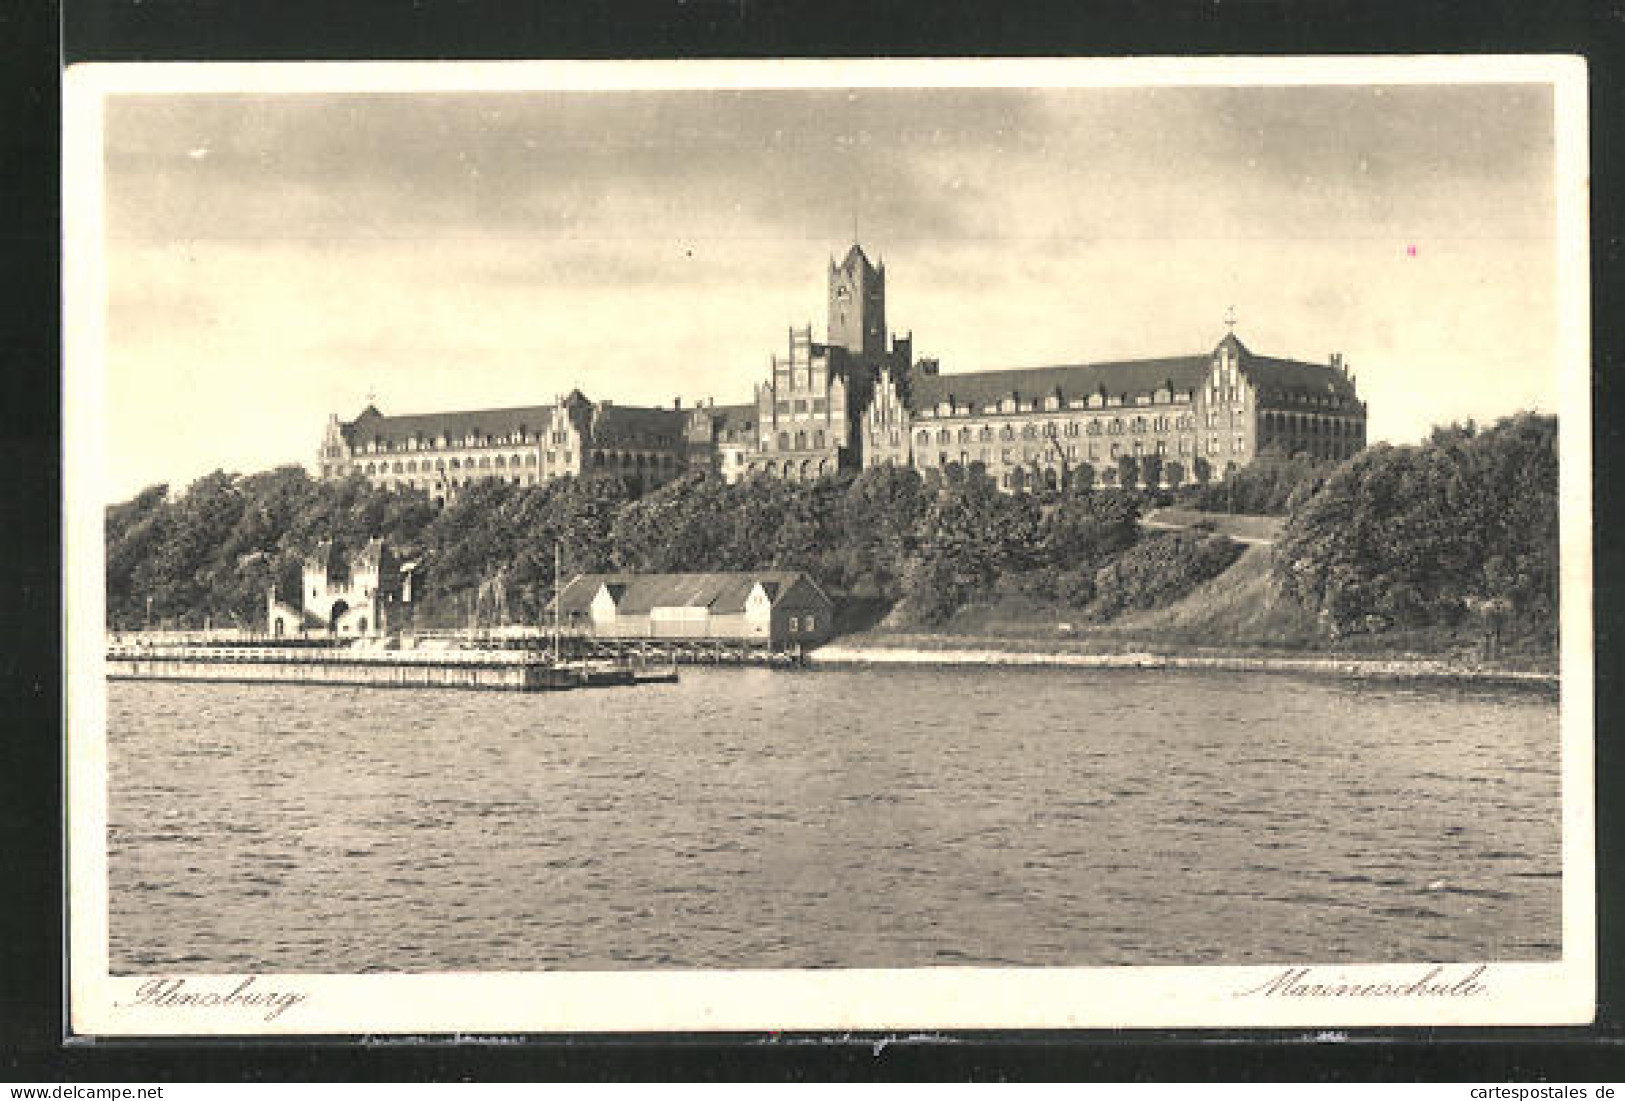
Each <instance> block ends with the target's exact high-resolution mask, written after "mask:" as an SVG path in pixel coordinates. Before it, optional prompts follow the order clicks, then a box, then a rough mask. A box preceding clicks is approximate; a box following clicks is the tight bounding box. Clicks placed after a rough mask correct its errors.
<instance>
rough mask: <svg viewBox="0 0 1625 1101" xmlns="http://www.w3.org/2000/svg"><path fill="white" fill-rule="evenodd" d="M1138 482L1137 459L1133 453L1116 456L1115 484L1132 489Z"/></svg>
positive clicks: (1138, 464) (1138, 466)
mask: <svg viewBox="0 0 1625 1101" xmlns="http://www.w3.org/2000/svg"><path fill="white" fill-rule="evenodd" d="M1139 482H1140V463H1139V460H1138V459H1136V458H1135V457H1134V456H1133V455H1119V456H1118V457H1117V484H1118V485H1120V486H1122V487H1123V488H1124V489H1133V488H1134V487H1135V486H1136V485H1138V484H1139Z"/></svg>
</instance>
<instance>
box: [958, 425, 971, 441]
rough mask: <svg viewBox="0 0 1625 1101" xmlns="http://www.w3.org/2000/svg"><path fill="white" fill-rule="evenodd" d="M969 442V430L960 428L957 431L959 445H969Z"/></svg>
mask: <svg viewBox="0 0 1625 1101" xmlns="http://www.w3.org/2000/svg"><path fill="white" fill-rule="evenodd" d="M970 440H971V433H970V429H969V428H961V429H960V430H959V442H960V443H970Z"/></svg>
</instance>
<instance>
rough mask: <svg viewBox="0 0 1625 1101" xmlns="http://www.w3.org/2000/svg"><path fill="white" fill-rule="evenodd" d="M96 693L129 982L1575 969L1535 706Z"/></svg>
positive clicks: (873, 687) (1239, 677) (705, 688)
mask: <svg viewBox="0 0 1625 1101" xmlns="http://www.w3.org/2000/svg"><path fill="white" fill-rule="evenodd" d="M109 691H110V693H111V732H110V734H109V761H110V765H109V767H110V804H111V805H110V814H111V818H110V823H111V825H110V837H109V847H110V852H109V856H110V886H111V953H112V963H113V969H114V971H115V973H126V974H127V973H143V972H155V971H164V972H177V971H179V972H187V971H228V972H240V971H262V972H279V971H280V972H291V971H306V972H310V971H313V972H340V973H351V972H357V971H430V970H544V969H627V968H678V967H706V968H710V967H752V968H754V967H882V966H893V967H901V966H926V965H940V964H956V965H972V964H974V965H989V966H992V965H1061V964H1069V965H1122V964H1141V965H1144V964H1226V963H1229V964H1239V963H1265V962H1268V963H1289V962H1305V961H1319V962H1326V963H1332V962H1339V963H1342V962H1347V963H1360V962H1383V961H1396V960H1409V959H1430V960H1437V961H1455V960H1467V959H1481V958H1489V959H1553V958H1556V956H1557V955H1558V950H1559V943H1558V936H1559V886H1560V879H1559V871H1558V869H1559V853H1558V845H1559V797H1558V729H1557V704H1556V701H1555V699H1554V698H1552V697H1551V696H1549V695H1544V694H1538V693H1537V694H1531V693H1527V692H1516V691H1508V690H1504V689H1497V690H1485V689H1469V688H1463V687H1456V686H1426V687H1416V686H1399V685H1376V684H1365V683H1357V682H1344V681H1337V680H1330V679H1308V678H1295V677H1283V676H1269V675H1262V674H1215V673H1200V672H1183V673H1181V672H1139V671H1133V670H1066V671H1042V670H1023V671H1012V670H981V669H973V670H964V669H954V670H932V669H921V670H889V671H884V672H869V671H818V672H808V673H785V672H772V671H767V670H739V669H725V670H716V669H685V670H684V672H683V680H682V683H680V684H677V685H647V686H641V687H638V688H623V689H604V690H595V691H584V692H570V693H555V694H544V695H528V696H519V695H510V694H506V693H470V692H456V691H445V692H440V691H389V690H378V689H364V688H355V689H351V688H338V687H333V688H326V687H301V686H288V685H243V686H238V685H187V684H165V683H154V682H127V683H124V682H121V683H114V684H111V685H110V686H109Z"/></svg>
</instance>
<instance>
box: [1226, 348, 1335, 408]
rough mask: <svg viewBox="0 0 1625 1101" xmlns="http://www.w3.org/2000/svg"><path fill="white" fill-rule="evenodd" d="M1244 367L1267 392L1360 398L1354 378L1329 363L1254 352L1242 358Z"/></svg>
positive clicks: (1256, 384)
mask: <svg viewBox="0 0 1625 1101" xmlns="http://www.w3.org/2000/svg"><path fill="white" fill-rule="evenodd" d="M1241 369H1242V372H1243V373H1244V374H1246V376H1247V377H1248V378H1249V379H1251V380H1252V383H1253V385H1254V386H1255V387H1257V388H1258V389H1259V391H1260V392H1263V393H1276V394H1279V393H1289V394H1321V395H1334V396H1336V397H1339V398H1342V399H1344V400H1345V401H1355V400H1357V396H1356V394H1355V392H1354V382H1353V380H1352V379H1350V378H1349V377H1348V376H1347V375H1345V374H1343V372H1342V371H1339V370H1337V369H1336V368H1335V367H1332V366H1330V365H1328V364H1325V363H1304V362H1302V361H1300V360H1295V359H1276V358H1275V357H1273V356H1252V355H1250V356H1247V357H1245V358H1244V359H1242V361H1241Z"/></svg>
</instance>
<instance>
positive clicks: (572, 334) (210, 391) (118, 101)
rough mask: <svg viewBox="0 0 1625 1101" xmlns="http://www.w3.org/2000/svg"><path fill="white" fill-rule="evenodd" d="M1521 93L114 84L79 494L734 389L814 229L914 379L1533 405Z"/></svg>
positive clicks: (1545, 100) (1435, 409)
mask: <svg viewBox="0 0 1625 1101" xmlns="http://www.w3.org/2000/svg"><path fill="white" fill-rule="evenodd" d="M1552 110H1553V104H1552V93H1551V90H1550V88H1549V87H1546V86H1540V85H1457V86H1388V87H1372V86H1352V87H1349V86H1345V87H1256V88H1252V87H1248V88H1230V87H1204V88H1177V87H1174V88H1170V87H1162V88H1077V89H1017V90H1011V89H865V90H857V91H850V92H849V91H845V90H781V91H771V90H769V91H757V90H752V91H709V90H707V91H666V92H600V91H593V92H579V91H550V92H482V93H459V94H450V93H419V92H413V93H392V94H331V93H329V94H307V93H286V94H252V95H247V94H245V95H218V94H196V93H186V94H146V95H135V94H118V95H113V96H110V97H109V99H108V101H107V105H106V112H105V130H104V141H105V147H104V167H105V177H106V192H105V225H106V234H107V236H106V242H105V249H104V255H105V260H106V272H107V282H108V301H107V313H106V321H107V324H106V340H107V343H106V349H105V363H106V367H107V387H108V391H107V397H108V405H109V409H110V416H109V419H110V424H109V428H108V431H109V438H108V440H107V454H108V464H109V471H108V476H107V479H106V492H107V494H108V498H109V499H110V500H119V499H124V498H127V497H129V496H130V495H132V494H133V493H135V492H136V491H137V490H139V489H141V488H142V487H144V486H147V485H150V484H154V483H158V482H168V483H170V485H171V486H172V487H173V488H176V489H179V488H181V487H183V486H184V485H186V484H188V483H190V482H191V481H192V480H193V479H194V478H197V477H199V476H201V475H203V474H205V473H208V472H209V471H212V470H215V469H225V470H235V471H240V472H244V473H247V472H250V471H254V470H260V469H265V468H269V467H272V466H276V465H280V464H283V463H305V464H307V465H308V464H309V463H310V462H311V461H312V459H313V458H314V455H315V451H316V448H317V446H318V444H319V442H320V440H321V436H322V431H323V427H324V425H325V424H326V421H327V418H328V415H329V414H333V413H336V414H338V415H339V416H340V417H341V418H342V419H346V420H347V419H350V418H353V417H354V416H355V415H356V414H357V413H359V412H360V411H361V409H362V408H363V407H364V406H365V405H366V404H367V403H368V401H369V400H371V401H372V402H374V403H375V404H376V405H377V406H378V408H379V409H380V410H381V411H383V412H384V413H386V414H394V413H412V412H428V411H434V410H441V409H446V410H450V409H479V408H493V407H501V406H513V405H531V404H541V403H546V402H549V401H551V400H552V399H553V397H554V396H555V395H557V394H560V393H564V392H567V391H569V390H570V389H572V388H577V387H579V388H580V389H582V390H583V391H584V392H585V393H586V394H587V395H588V396H589V397H593V398H609V399H611V400H614V401H616V402H620V403H625V404H661V405H667V406H669V405H670V404H671V403H672V402H673V401H674V400H676V399H678V398H681V399H682V400H683V403H684V404H685V405H688V404H691V403H693V402H695V401H697V400H701V399H705V398H713V399H714V400H716V401H717V402H718V403H719V404H721V403H740V402H747V401H750V400H751V399H752V393H753V389H752V388H753V386H754V384H755V383H757V382H758V381H761V380H762V379H763V378H765V377H766V373H767V365H768V362H769V357H770V356H771V355H772V354H773V353H774V352H780V353H781V354H782V352H783V346H784V344H785V340H786V329H787V328H788V327H789V326H791V325H803V324H807V323H809V322H811V323H812V324H813V325H814V328H815V336H816V338H818V339H822V336H823V333H824V311H825V296H826V278H827V265H828V262H829V258H830V257H831V256H832V255H833V256H835V257H836V258H837V259H839V257H840V256H841V255H842V254H844V252H845V250H846V248H847V247H848V246H849V244H850V243H851V242H852V240H853V237H854V228H855V230H856V235H857V238H858V239H859V240H860V241H861V243H862V245H863V247H864V249H865V251H866V252H867V253H868V255H869V256H870V258H871V259H875V260H880V259H883V260H884V261H885V264H886V268H887V319H888V323H889V325H890V327H891V328H892V329H893V331H895V332H899V333H901V332H908V331H912V332H913V334H914V346H915V352H916V355H924V356H932V357H936V358H938V359H940V361H941V364H942V370H943V371H944V372H945V373H951V372H956V371H970V370H983V369H991V368H1003V367H1022V366H1041V365H1046V364H1056V363H1078V362H1088V361H1091V360H1100V359H1119V358H1138V357H1152V356H1164V355H1184V354H1196V353H1200V352H1204V351H1206V350H1208V349H1211V348H1212V347H1213V345H1215V344H1216V343H1217V342H1218V341H1219V339H1220V338H1221V337H1222V336H1223V335H1224V332H1225V326H1224V322H1223V318H1224V315H1225V311H1226V310H1227V309H1228V308H1231V307H1233V308H1234V310H1235V315H1236V317H1237V319H1238V321H1237V325H1236V332H1237V335H1238V336H1240V337H1241V339H1242V340H1243V342H1244V343H1246V344H1247V346H1248V347H1249V348H1251V349H1252V350H1253V351H1255V352H1259V353H1262V354H1267V355H1275V356H1285V357H1291V358H1298V359H1305V360H1311V361H1324V360H1325V359H1326V358H1327V356H1328V355H1329V354H1331V353H1333V352H1341V353H1342V354H1343V355H1344V357H1345V359H1346V360H1347V362H1348V363H1349V365H1350V367H1351V369H1352V370H1353V371H1354V373H1355V374H1356V376H1357V379H1358V384H1359V388H1360V392H1361V396H1362V397H1363V398H1364V399H1365V400H1366V401H1367V402H1368V403H1369V407H1370V436H1371V438H1372V439H1373V440H1390V441H1394V442H1406V441H1412V440H1416V439H1418V438H1420V437H1422V436H1424V435H1425V434H1426V433H1427V431H1428V429H1429V428H1430V427H1431V426H1432V425H1434V424H1438V423H1448V422H1450V421H1452V420H1462V419H1466V418H1469V417H1472V418H1475V419H1478V420H1480V421H1484V420H1493V419H1494V418H1496V417H1499V416H1504V415H1507V414H1510V413H1513V412H1516V411H1518V410H1520V409H1531V408H1532V409H1541V410H1544V411H1548V412H1555V411H1556V407H1557V394H1558V367H1557V350H1558V315H1557V299H1556V293H1555V284H1556V248H1555V243H1554V242H1555V206H1554V188H1553V126H1552Z"/></svg>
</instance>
